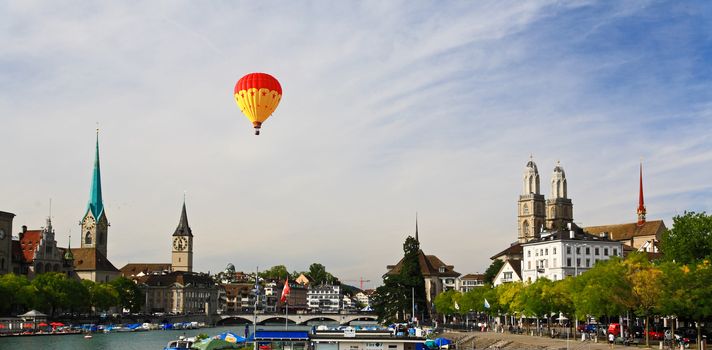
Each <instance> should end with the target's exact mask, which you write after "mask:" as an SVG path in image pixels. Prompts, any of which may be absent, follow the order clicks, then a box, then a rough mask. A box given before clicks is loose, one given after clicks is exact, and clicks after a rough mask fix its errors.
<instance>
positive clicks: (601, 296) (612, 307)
mask: <svg viewBox="0 0 712 350" xmlns="http://www.w3.org/2000/svg"><path fill="white" fill-rule="evenodd" d="M626 273H627V270H626V267H625V266H624V265H623V264H622V261H621V260H620V259H619V258H617V257H614V258H611V259H609V260H606V261H600V262H599V263H598V264H596V265H595V266H594V267H593V268H592V269H590V270H588V271H586V272H585V273H583V274H581V275H580V276H578V277H574V282H573V288H572V290H573V296H572V299H573V302H574V308H575V309H576V317H577V318H578V319H579V320H583V319H584V317H586V315H591V316H594V317H597V318H600V317H601V316H603V315H622V314H624V313H625V312H626V310H628V309H629V307H628V306H629V300H630V299H631V298H632V295H631V289H630V285H629V283H628V280H627V279H626Z"/></svg>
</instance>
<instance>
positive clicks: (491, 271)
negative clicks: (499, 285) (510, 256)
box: [484, 259, 504, 285]
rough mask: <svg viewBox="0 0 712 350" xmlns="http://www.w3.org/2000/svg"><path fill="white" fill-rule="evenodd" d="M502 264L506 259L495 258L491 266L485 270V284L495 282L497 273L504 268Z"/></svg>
mask: <svg viewBox="0 0 712 350" xmlns="http://www.w3.org/2000/svg"><path fill="white" fill-rule="evenodd" d="M502 265H504V261H503V260H500V259H494V260H492V263H491V264H490V266H489V267H488V268H487V270H485V277H484V278H485V284H489V285H492V284H494V279H495V277H497V273H498V272H499V270H500V269H501V268H502Z"/></svg>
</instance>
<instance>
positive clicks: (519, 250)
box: [490, 242, 524, 260]
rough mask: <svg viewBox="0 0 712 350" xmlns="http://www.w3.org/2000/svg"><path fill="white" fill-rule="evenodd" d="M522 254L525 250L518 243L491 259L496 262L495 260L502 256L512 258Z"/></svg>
mask: <svg viewBox="0 0 712 350" xmlns="http://www.w3.org/2000/svg"><path fill="white" fill-rule="evenodd" d="M522 254H524V248H522V244H521V243H519V242H517V243H514V244H512V245H510V246H509V247H507V248H506V249H505V250H503V251H501V252H499V253H497V254H495V255H493V256H492V257H491V258H490V259H491V260H494V259H497V258H499V257H500V256H504V255H506V256H512V255H522Z"/></svg>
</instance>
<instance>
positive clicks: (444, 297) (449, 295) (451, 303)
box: [433, 290, 462, 323]
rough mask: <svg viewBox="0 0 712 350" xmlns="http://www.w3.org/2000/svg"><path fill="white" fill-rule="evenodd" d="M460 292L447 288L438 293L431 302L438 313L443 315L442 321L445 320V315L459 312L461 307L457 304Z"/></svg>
mask: <svg viewBox="0 0 712 350" xmlns="http://www.w3.org/2000/svg"><path fill="white" fill-rule="evenodd" d="M461 296H462V294H460V292H458V291H456V290H448V291H444V292H442V293H440V294H438V295H437V296H436V297H435V300H434V301H433V303H434V304H435V310H436V311H437V312H438V314H440V315H442V316H443V323H445V322H446V320H445V317H446V316H450V315H453V314H459V313H460V310H461V309H462V307H461V306H460V305H459V302H460V297H461Z"/></svg>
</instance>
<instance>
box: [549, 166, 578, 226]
mask: <svg viewBox="0 0 712 350" xmlns="http://www.w3.org/2000/svg"><path fill="white" fill-rule="evenodd" d="M546 214H547V215H546V228H547V229H549V230H563V229H565V228H566V227H567V224H568V223H571V222H573V221H574V219H573V218H574V216H573V204H572V203H571V199H569V198H567V196H566V174H565V173H564V168H562V167H561V164H559V162H556V167H554V173H553V175H552V176H551V197H550V198H549V199H547V200H546Z"/></svg>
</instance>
